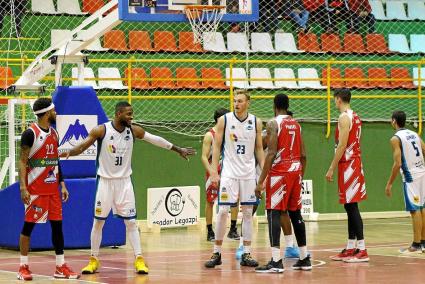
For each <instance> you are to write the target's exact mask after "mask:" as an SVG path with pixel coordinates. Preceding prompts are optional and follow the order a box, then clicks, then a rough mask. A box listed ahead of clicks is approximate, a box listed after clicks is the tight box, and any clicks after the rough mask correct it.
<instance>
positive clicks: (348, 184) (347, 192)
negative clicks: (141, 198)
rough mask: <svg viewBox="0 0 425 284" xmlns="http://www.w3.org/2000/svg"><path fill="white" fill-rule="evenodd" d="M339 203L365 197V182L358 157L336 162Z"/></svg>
mask: <svg viewBox="0 0 425 284" xmlns="http://www.w3.org/2000/svg"><path fill="white" fill-rule="evenodd" d="M338 194H339V203H341V204H345V203H355V202H360V201H362V200H365V199H366V196H367V195H366V184H365V180H364V174H363V166H362V161H361V159H360V158H355V159H353V160H351V161H347V162H340V163H338Z"/></svg>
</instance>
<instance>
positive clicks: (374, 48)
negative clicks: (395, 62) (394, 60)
mask: <svg viewBox="0 0 425 284" xmlns="http://www.w3.org/2000/svg"><path fill="white" fill-rule="evenodd" d="M366 50H367V51H368V52H374V53H390V50H389V49H388V45H387V42H386V40H385V37H384V35H381V34H368V35H366Z"/></svg>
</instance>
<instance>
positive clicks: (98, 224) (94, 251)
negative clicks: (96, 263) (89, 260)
mask: <svg viewBox="0 0 425 284" xmlns="http://www.w3.org/2000/svg"><path fill="white" fill-rule="evenodd" d="M104 224H105V220H98V219H94V221H93V227H92V229H91V234H90V244H91V255H92V256H94V257H96V258H97V257H98V256H99V249H100V244H101V243H102V229H103V225H104Z"/></svg>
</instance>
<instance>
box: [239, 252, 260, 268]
mask: <svg viewBox="0 0 425 284" xmlns="http://www.w3.org/2000/svg"><path fill="white" fill-rule="evenodd" d="M241 266H248V267H257V266H258V262H257V261H256V260H255V259H253V258H252V256H251V254H250V253H244V254H242V257H241Z"/></svg>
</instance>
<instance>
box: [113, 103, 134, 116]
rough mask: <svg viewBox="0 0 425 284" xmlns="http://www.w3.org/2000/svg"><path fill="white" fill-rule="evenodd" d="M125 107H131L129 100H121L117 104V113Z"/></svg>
mask: <svg viewBox="0 0 425 284" xmlns="http://www.w3.org/2000/svg"><path fill="white" fill-rule="evenodd" d="M125 107H131V104H129V103H128V102H126V101H121V102H118V103H117V104H116V105H115V113H118V112H120V111H121V110H122V109H123V108H125Z"/></svg>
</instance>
